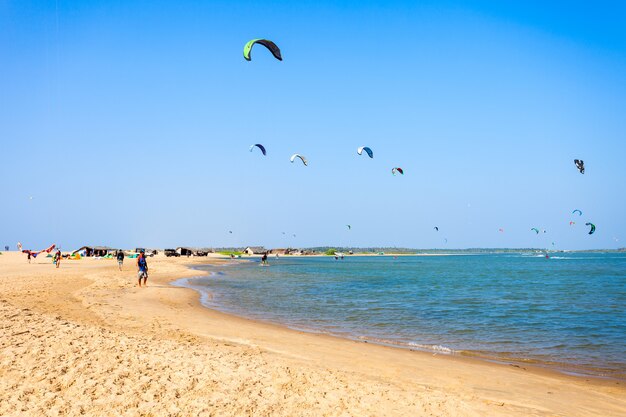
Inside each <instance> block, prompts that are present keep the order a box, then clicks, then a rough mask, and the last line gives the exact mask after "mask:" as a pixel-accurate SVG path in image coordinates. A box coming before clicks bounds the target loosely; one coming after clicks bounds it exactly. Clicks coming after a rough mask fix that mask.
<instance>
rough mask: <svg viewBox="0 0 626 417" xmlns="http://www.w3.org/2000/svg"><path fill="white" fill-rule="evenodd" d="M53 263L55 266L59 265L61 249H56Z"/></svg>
mask: <svg viewBox="0 0 626 417" xmlns="http://www.w3.org/2000/svg"><path fill="white" fill-rule="evenodd" d="M54 263H55V264H56V265H57V268H58V267H59V265H61V250H60V249H57V253H55V254H54Z"/></svg>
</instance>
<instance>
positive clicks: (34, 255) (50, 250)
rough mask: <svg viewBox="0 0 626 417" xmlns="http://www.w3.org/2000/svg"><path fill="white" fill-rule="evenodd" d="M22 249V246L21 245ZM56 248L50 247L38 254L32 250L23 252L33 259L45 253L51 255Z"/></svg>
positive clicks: (54, 246)
mask: <svg viewBox="0 0 626 417" xmlns="http://www.w3.org/2000/svg"><path fill="white" fill-rule="evenodd" d="M20 247H21V245H20ZM54 248H56V245H52V246H50V247H48V248H46V249H43V250H40V251H36V252H35V251H32V250H28V249H24V250H23V251H22V253H29V254H30V256H32V257H33V258H36V257H37V255H39V254H40V253H44V252H46V253H50V252H52V251H53V250H54Z"/></svg>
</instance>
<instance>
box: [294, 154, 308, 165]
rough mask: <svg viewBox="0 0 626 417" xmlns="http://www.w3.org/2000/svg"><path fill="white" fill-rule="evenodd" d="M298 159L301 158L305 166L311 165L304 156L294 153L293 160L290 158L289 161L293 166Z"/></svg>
mask: <svg viewBox="0 0 626 417" xmlns="http://www.w3.org/2000/svg"><path fill="white" fill-rule="evenodd" d="M296 158H300V160H301V161H302V163H303V164H304V166H308V165H309V163H308V162H307V160H306V158H305V157H304V156H302V155H299V154H297V153H294V154H293V155H291V158H289V160H290V161H291V163H292V164H293V161H295V159H296Z"/></svg>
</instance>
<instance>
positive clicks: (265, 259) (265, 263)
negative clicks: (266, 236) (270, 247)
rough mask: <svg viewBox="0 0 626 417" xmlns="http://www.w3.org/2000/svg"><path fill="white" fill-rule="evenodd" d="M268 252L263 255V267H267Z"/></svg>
mask: <svg viewBox="0 0 626 417" xmlns="http://www.w3.org/2000/svg"><path fill="white" fill-rule="evenodd" d="M267 264H268V263H267V252H265V253H264V254H263V256H262V257H261V265H267Z"/></svg>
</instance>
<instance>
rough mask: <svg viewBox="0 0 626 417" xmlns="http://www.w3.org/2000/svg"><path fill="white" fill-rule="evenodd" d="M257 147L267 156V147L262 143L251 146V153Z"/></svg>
mask: <svg viewBox="0 0 626 417" xmlns="http://www.w3.org/2000/svg"><path fill="white" fill-rule="evenodd" d="M255 147H257V148H259V149H260V150H261V152H262V153H263V155H267V152H266V151H265V146H263V145H261V144H260V143H257V144H254V145H252V146H250V152H252V151H253V150H254V148H255Z"/></svg>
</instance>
